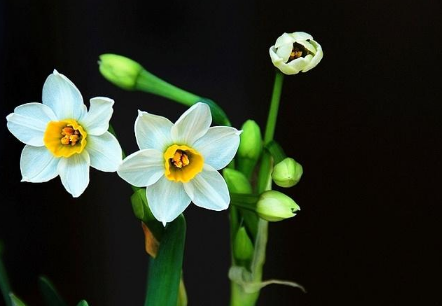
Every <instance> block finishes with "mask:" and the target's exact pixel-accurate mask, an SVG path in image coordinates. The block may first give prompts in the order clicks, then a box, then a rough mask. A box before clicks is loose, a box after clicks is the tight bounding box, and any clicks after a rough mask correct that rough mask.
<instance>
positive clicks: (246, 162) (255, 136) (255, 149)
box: [238, 120, 262, 177]
mask: <svg viewBox="0 0 442 306" xmlns="http://www.w3.org/2000/svg"><path fill="white" fill-rule="evenodd" d="M241 129H242V131H243V132H242V134H241V136H240V139H241V141H240V144H239V148H238V169H239V170H240V171H241V172H242V173H244V174H245V175H246V176H247V177H250V176H251V174H252V172H253V168H254V167H255V165H256V162H257V161H258V159H259V157H260V155H261V151H262V137H261V130H260V128H259V126H258V124H257V123H256V122H255V121H253V120H247V121H246V122H245V123H244V124H243V126H242V127H241Z"/></svg>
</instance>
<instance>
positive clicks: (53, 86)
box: [43, 70, 86, 120]
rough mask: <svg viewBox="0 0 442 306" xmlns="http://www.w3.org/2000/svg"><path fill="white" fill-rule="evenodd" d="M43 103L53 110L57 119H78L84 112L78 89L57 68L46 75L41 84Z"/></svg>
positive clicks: (84, 108)
mask: <svg viewBox="0 0 442 306" xmlns="http://www.w3.org/2000/svg"><path fill="white" fill-rule="evenodd" d="M43 104H45V105H47V106H49V107H50V108H51V109H52V110H53V111H54V113H55V115H56V116H57V118H58V120H63V119H75V120H78V119H80V118H82V117H83V115H84V113H85V112H86V106H85V105H84V103H83V98H82V96H81V93H80V91H79V90H78V89H77V87H75V85H74V84H73V83H72V82H71V81H70V80H69V79H68V78H67V77H65V76H64V75H62V74H60V73H58V72H57V70H54V73H52V74H50V75H49V76H48V78H47V79H46V81H45V83H44V85H43Z"/></svg>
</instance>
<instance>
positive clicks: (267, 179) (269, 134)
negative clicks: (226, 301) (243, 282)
mask: <svg viewBox="0 0 442 306" xmlns="http://www.w3.org/2000/svg"><path fill="white" fill-rule="evenodd" d="M283 80H284V74H282V73H281V72H280V71H277V72H276V76H275V82H274V85H273V93H272V99H271V102H270V111H269V115H268V118H267V125H266V130H265V134H264V145H267V144H269V143H270V142H271V141H272V140H273V136H274V135H275V127H276V121H277V118H278V109H279V101H280V98H281V91H282V84H283ZM272 164H273V162H272V158H271V155H270V154H269V153H268V152H264V153H263V154H262V158H261V165H260V172H259V175H258V182H257V183H258V193H259V194H261V193H262V192H264V191H266V190H270V189H272V180H271V172H272ZM267 239H268V222H267V221H265V220H263V219H259V221H258V230H257V234H256V239H255V251H254V254H253V260H252V264H251V266H250V270H251V275H252V281H253V282H261V281H262V275H263V268H264V263H265V258H266V247H267ZM259 293H260V291H257V292H254V293H247V292H245V291H244V290H243V288H242V287H241V286H240V285H238V284H236V283H232V296H231V303H230V305H231V306H253V305H255V304H256V301H257V300H258V298H259Z"/></svg>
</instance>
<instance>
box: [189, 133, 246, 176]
mask: <svg viewBox="0 0 442 306" xmlns="http://www.w3.org/2000/svg"><path fill="white" fill-rule="evenodd" d="M240 134H241V132H240V131H238V130H237V129H235V128H232V127H227V126H215V127H211V128H209V130H208V131H207V133H206V134H205V135H204V136H203V137H201V138H200V139H198V140H197V141H196V142H195V143H194V146H193V147H194V148H195V149H196V150H197V151H198V152H200V153H201V154H202V155H203V157H204V163H206V164H208V165H210V166H212V167H213V168H215V169H217V170H219V169H222V168H224V167H225V166H227V164H228V163H230V161H231V160H232V159H233V157H234V156H235V154H236V151H237V150H238V146H239V135H240Z"/></svg>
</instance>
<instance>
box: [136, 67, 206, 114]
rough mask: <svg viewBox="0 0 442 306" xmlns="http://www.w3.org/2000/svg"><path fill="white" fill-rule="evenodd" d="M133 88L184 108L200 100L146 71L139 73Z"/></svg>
mask: <svg viewBox="0 0 442 306" xmlns="http://www.w3.org/2000/svg"><path fill="white" fill-rule="evenodd" d="M135 88H136V89H138V90H141V91H145V92H148V93H154V94H156V95H158V96H162V97H164V98H167V99H170V100H173V101H176V102H179V103H181V104H184V105H186V106H192V105H193V104H195V102H197V101H200V99H201V98H200V97H199V96H197V95H195V94H193V93H190V92H187V91H185V90H182V89H181V88H178V87H176V86H174V85H172V84H170V83H167V82H166V81H164V80H162V79H160V78H159V77H157V76H155V75H153V74H152V73H150V72H148V71H146V70H142V71H141V72H140V75H139V76H138V79H137V84H136V87H135Z"/></svg>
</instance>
